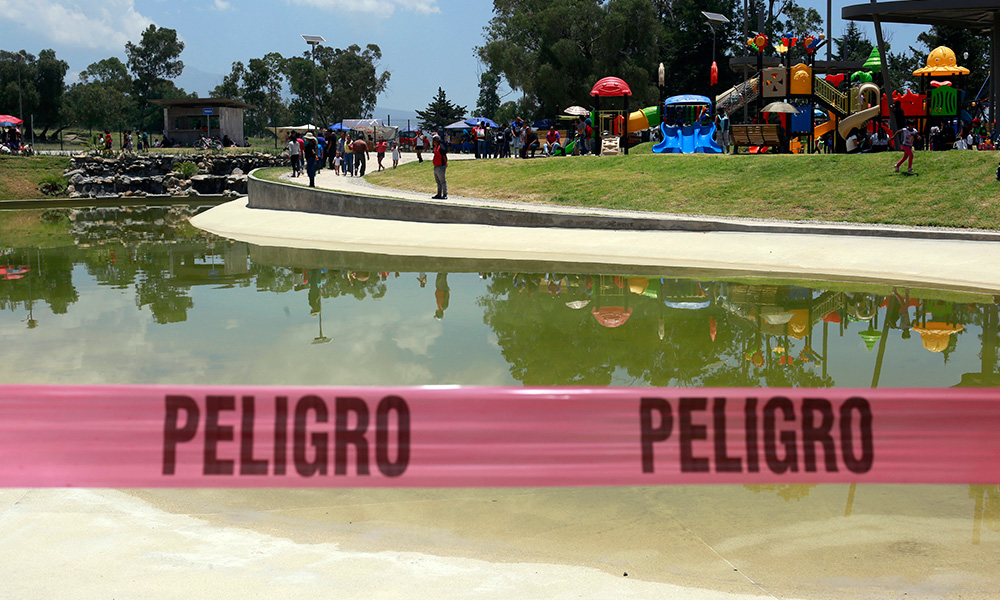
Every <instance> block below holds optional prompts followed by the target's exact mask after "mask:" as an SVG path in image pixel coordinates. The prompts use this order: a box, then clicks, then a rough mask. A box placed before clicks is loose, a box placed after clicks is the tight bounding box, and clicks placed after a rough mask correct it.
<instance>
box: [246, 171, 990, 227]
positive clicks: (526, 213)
mask: <svg viewBox="0 0 1000 600" xmlns="http://www.w3.org/2000/svg"><path fill="white" fill-rule="evenodd" d="M255 173H256V170H254V171H251V172H250V176H249V177H248V183H247V196H248V198H249V204H248V205H249V207H250V208H261V209H270V210H285V211H296V212H304V213H313V214H324V215H337V216H343V217H357V218H362V219H387V220H394V221H411V222H422V223H442V224H456V223H460V224H474V225H495V226H509V227H559V228H566V229H610V230H615V231H700V232H713V231H714V232H735V233H793V234H812V235H845V236H862V237H880V238H912V239H927V240H964V241H984V242H987V241H988V242H1000V232H994V231H986V230H979V229H969V230H965V229H952V228H938V227H902V226H894V225H877V224H853V223H852V224H840V223H827V222H802V221H762V220H760V221H759V220H753V219H730V218H722V217H692V216H685V215H672V214H658V213H641V212H631V211H617V210H603V209H581V208H570V207H550V206H545V205H535V204H524V205H523V206H517V207H512V206H511V203H500V202H496V201H490V200H479V199H467V198H465V199H459V200H456V201H450V202H449V201H443V202H429V201H420V200H413V199H404V198H395V197H392V196H390V195H363V194H357V193H352V192H348V191H343V190H330V189H323V188H318V187H317V188H309V187H304V186H300V185H294V184H291V183H284V182H275V181H267V180H263V179H260V178H258V177H256V176H255ZM376 189H377V188H376ZM384 191H385V192H387V193H391V190H384Z"/></svg>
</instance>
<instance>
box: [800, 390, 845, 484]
mask: <svg viewBox="0 0 1000 600" xmlns="http://www.w3.org/2000/svg"><path fill="white" fill-rule="evenodd" d="M817 414H818V415H820V422H819V425H817V424H816V415H817ZM831 429H833V406H832V405H831V404H830V402H829V400H824V399H823V398H803V399H802V459H803V460H804V461H805V470H806V471H807V472H809V473H815V472H816V444H817V442H818V443H819V444H820V446H822V448H823V466H824V467H825V468H826V472H827V473H836V472H837V448H836V445H835V444H834V442H833V436H832V435H830V430H831Z"/></svg>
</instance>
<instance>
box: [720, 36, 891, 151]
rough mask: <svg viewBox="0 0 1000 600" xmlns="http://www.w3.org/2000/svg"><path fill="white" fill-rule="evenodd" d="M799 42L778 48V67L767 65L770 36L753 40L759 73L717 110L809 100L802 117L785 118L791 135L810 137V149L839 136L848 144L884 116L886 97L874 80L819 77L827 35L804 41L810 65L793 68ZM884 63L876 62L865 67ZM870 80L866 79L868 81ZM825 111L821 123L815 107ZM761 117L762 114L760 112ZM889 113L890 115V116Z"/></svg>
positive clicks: (789, 40) (726, 95)
mask: <svg viewBox="0 0 1000 600" xmlns="http://www.w3.org/2000/svg"><path fill="white" fill-rule="evenodd" d="M799 43H800V40H799V39H798V38H796V37H788V36H785V37H783V38H781V40H779V41H776V42H775V43H774V48H775V50H776V51H777V52H778V54H779V56H780V57H781V64H780V65H779V66H776V67H764V66H763V52H764V49H765V48H767V46H768V39H767V36H764V35H762V34H758V35H756V36H754V37H753V38H751V39H750V40H748V44H749V45H750V46H751V47H752V48H755V49H756V51H757V57H758V58H757V61H758V72H757V74H756V75H754V76H752V77H750V78H749V79H748V80H747V81H745V82H743V83H740V84H738V85H736V86H734V87H732V88H730V89H728V90H726V91H724V92H722V93H721V94H719V95H717V96H716V99H715V101H716V110H721V109H723V108H724V109H726V112H728V113H730V114H734V113H736V111H737V110H738V109H740V108H742V107H743V106H744V105H747V104H752V103H756V104H761V103H763V102H771V101H775V100H783V101H788V100H804V101H805V104H804V106H800V107H799V108H800V110H799V113H798V114H793V115H789V116H784V115H782V116H781V119H782V125H783V126H784V128H785V130H786V131H787V132H788V133H789V135H790V136H795V135H796V134H803V133H804V134H806V135H807V136H808V139H809V143H810V147H812V145H813V143H814V142H815V140H818V139H820V138H822V137H823V136H824V135H826V134H828V133H831V132H833V131H836V132H837V134H838V135H839V136H840V138H841V139H846V138H847V136H848V135H850V132H851V130H853V129H855V128H857V127H860V126H862V125H863V124H864V123H866V122H867V121H869V120H871V119H876V118H879V117H880V116H883V114H882V108H881V102H880V98H881V96H882V95H881V92H880V90H879V88H878V86H877V85H876V84H874V83H872V82H871V77H870V75H867V74H866V73H862V72H856V73H855V74H854V76H852V77H851V78H848V77H847V73H825V74H822V75H821V74H819V73H817V72H816V70H815V57H816V50H818V49H819V48H821V47H822V46H823V45H824V44H826V40H825V39H823V36H822V35H820V36H817V37H814V36H806V37H805V38H803V39H802V40H801V47H802V48H803V49H804V50H805V62H800V63H797V64H795V65H792V64H791V56H790V54H789V50H790V49H791V48H794V47H795V46H796V45H797V44H799ZM877 64H879V63H878V61H877V55H876V60H875V61H872V59H871V58H870V59H869V62H868V63H866V64H865V66H866V67H869V68H875V69H876V70H877V67H872V66H871V65H877ZM863 75H867V76H863ZM817 106H819V107H822V108H823V109H824V110H825V111H826V112H827V114H828V115H829V120H828V121H826V122H825V123H821V124H816V122H815V115H814V112H813V109H814V107H817ZM758 112H759V111H758ZM886 114H887V113H886Z"/></svg>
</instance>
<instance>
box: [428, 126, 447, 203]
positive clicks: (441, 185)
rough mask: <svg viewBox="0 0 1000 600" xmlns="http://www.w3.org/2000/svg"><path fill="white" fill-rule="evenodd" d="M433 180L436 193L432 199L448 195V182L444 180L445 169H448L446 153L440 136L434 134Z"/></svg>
mask: <svg viewBox="0 0 1000 600" xmlns="http://www.w3.org/2000/svg"><path fill="white" fill-rule="evenodd" d="M432 143H433V145H434V182H435V183H437V194H434V195H433V196H431V199H433V200H444V199H445V198H447V197H448V182H447V181H445V171H446V170H447V169H448V154H447V152H445V149H444V145H442V144H441V138H440V137H439V136H438V134H436V133H435V134H434V137H433V142H432Z"/></svg>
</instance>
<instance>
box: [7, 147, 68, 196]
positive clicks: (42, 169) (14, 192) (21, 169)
mask: <svg viewBox="0 0 1000 600" xmlns="http://www.w3.org/2000/svg"><path fill="white" fill-rule="evenodd" d="M67 168H69V158H67V157H64V156H31V157H24V156H0V200H25V199H28V200H34V199H36V198H43V197H44V196H43V194H42V193H41V192H40V191H39V190H38V186H39V184H41V183H42V181H43V180H45V179H46V178H50V177H61V176H62V174H63V172H64V171H65V170H66V169H67Z"/></svg>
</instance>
